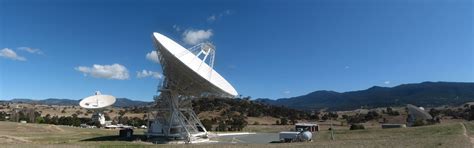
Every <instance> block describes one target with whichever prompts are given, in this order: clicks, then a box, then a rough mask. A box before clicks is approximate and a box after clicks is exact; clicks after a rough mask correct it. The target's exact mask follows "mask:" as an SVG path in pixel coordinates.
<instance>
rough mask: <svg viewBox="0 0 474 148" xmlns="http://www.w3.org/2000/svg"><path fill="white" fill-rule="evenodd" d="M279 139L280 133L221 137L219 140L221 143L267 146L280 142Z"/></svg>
mask: <svg viewBox="0 0 474 148" xmlns="http://www.w3.org/2000/svg"><path fill="white" fill-rule="evenodd" d="M278 138H279V137H278V133H255V134H249V135H228V136H219V137H217V140H218V141H219V142H220V143H247V144H266V143H271V142H273V141H278Z"/></svg>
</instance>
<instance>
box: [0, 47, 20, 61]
mask: <svg viewBox="0 0 474 148" xmlns="http://www.w3.org/2000/svg"><path fill="white" fill-rule="evenodd" d="M0 57H4V58H7V59H12V60H18V61H26V58H25V57H22V56H19V55H17V54H16V53H15V51H13V50H11V49H10V48H3V49H2V50H0Z"/></svg>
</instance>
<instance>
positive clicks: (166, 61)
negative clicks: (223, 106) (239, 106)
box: [153, 32, 238, 97]
mask: <svg viewBox="0 0 474 148" xmlns="http://www.w3.org/2000/svg"><path fill="white" fill-rule="evenodd" d="M153 40H154V43H155V48H156V49H157V50H158V51H159V52H158V53H159V54H160V55H159V56H161V58H160V63H161V64H162V68H163V73H164V75H165V76H166V77H168V78H169V79H171V80H176V81H177V82H176V84H174V85H179V86H178V88H189V90H185V91H184V90H183V92H186V93H188V94H190V95H194V96H200V95H202V94H203V93H204V94H210V95H218V96H223V97H235V96H237V95H238V93H237V91H236V90H235V89H234V87H232V85H230V83H229V82H227V80H225V79H224V78H223V77H222V76H221V75H220V74H219V73H217V72H216V71H215V70H214V69H213V68H212V67H210V66H209V65H208V64H207V63H205V62H203V61H202V60H201V59H200V58H199V57H197V56H196V55H195V54H193V53H191V52H190V51H189V50H187V49H186V48H184V47H183V46H181V45H179V44H178V43H176V42H175V41H173V40H171V39H170V38H168V37H166V36H164V35H162V34H160V33H157V32H154V33H153Z"/></svg>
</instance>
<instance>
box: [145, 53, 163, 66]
mask: <svg viewBox="0 0 474 148" xmlns="http://www.w3.org/2000/svg"><path fill="white" fill-rule="evenodd" d="M145 57H146V59H148V60H150V61H152V62H155V63H160V59H159V58H158V53H157V52H156V51H155V50H153V51H151V52H150V53H147V54H146V56H145Z"/></svg>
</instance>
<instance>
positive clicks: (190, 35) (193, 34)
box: [183, 29, 213, 45]
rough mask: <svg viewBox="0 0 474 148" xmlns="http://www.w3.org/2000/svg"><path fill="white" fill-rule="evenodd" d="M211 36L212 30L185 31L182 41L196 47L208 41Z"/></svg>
mask: <svg viewBox="0 0 474 148" xmlns="http://www.w3.org/2000/svg"><path fill="white" fill-rule="evenodd" d="M212 35H213V33H212V30H211V29H208V30H192V29H190V30H186V31H185V32H184V33H183V41H184V43H186V44H189V45H196V44H198V43H201V42H203V41H205V40H208V39H209V38H211V36H212Z"/></svg>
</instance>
